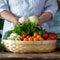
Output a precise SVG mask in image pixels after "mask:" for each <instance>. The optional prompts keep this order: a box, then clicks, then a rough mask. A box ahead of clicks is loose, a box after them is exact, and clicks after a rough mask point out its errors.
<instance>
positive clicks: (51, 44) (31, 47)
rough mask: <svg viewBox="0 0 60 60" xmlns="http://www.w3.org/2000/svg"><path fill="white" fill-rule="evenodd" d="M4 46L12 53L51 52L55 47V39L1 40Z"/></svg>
mask: <svg viewBox="0 0 60 60" xmlns="http://www.w3.org/2000/svg"><path fill="white" fill-rule="evenodd" d="M3 45H4V48H5V49H6V50H7V51H10V52H13V53H30V52H36V53H39V52H51V51H54V50H55V49H56V40H44V41H14V40H3Z"/></svg>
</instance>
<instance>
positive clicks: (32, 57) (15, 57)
mask: <svg viewBox="0 0 60 60" xmlns="http://www.w3.org/2000/svg"><path fill="white" fill-rule="evenodd" d="M20 59H21V60H25V59H26V60H37V59H38V60H40V59H42V60H43V59H48V60H49V59H51V60H55V59H56V60H57V59H58V60H60V49H57V50H56V51H54V52H51V53H22V54H19V53H8V52H1V53H0V60H20Z"/></svg>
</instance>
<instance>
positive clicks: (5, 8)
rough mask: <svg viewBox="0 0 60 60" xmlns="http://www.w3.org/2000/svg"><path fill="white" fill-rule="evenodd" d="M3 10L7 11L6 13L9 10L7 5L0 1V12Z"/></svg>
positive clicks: (2, 0)
mask: <svg viewBox="0 0 60 60" xmlns="http://www.w3.org/2000/svg"><path fill="white" fill-rule="evenodd" d="M4 10H7V11H8V10H9V9H8V5H7V4H6V3H5V2H4V0H0V12H2V11H4Z"/></svg>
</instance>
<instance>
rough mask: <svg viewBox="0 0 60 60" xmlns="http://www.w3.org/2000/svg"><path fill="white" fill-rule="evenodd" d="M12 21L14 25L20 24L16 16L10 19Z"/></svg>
mask: <svg viewBox="0 0 60 60" xmlns="http://www.w3.org/2000/svg"><path fill="white" fill-rule="evenodd" d="M12 23H13V24H14V25H17V24H20V22H19V18H18V17H15V18H14V20H13V21H12Z"/></svg>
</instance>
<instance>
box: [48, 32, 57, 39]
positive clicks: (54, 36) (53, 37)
mask: <svg viewBox="0 0 60 60" xmlns="http://www.w3.org/2000/svg"><path fill="white" fill-rule="evenodd" d="M49 38H51V39H52V40H55V39H57V34H53V33H52V34H49Z"/></svg>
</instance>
